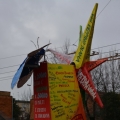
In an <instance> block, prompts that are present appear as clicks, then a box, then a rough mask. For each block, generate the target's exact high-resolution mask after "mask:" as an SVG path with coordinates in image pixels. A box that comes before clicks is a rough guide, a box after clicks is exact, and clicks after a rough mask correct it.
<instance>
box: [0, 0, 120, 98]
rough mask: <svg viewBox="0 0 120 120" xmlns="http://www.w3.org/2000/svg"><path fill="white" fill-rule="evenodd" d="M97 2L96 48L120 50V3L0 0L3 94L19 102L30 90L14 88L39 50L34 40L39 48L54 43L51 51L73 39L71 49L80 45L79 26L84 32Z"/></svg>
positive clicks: (117, 0)
mask: <svg viewBox="0 0 120 120" xmlns="http://www.w3.org/2000/svg"><path fill="white" fill-rule="evenodd" d="M95 3H98V4H99V5H98V11H97V18H96V24H95V31H94V36H93V42H92V49H93V48H98V47H102V46H107V45H111V44H115V45H113V46H110V47H109V48H108V49H106V48H107V47H105V48H102V49H99V50H101V51H102V52H106V50H107V51H109V50H110V49H116V50H118V49H119V47H120V45H119V43H120V40H119V38H120V14H119V12H120V7H119V6H120V0H90V1H89V2H88V1H85V0H34V1H33V0H26V1H24V0H0V91H10V92H11V95H13V96H14V97H16V98H17V99H18V96H19V97H20V96H21V93H22V92H23V91H25V90H28V89H29V87H28V86H27V84H25V85H24V86H23V87H22V88H20V89H17V88H16V87H15V88H14V89H13V90H11V87H10V85H11V81H12V77H13V75H14V74H15V72H16V70H17V69H18V67H19V64H20V63H22V61H23V60H24V58H25V57H26V55H27V53H29V52H31V51H32V50H35V46H34V45H33V43H32V42H31V40H32V41H34V43H36V40H37V37H39V38H40V39H39V46H43V45H45V44H47V43H49V41H50V42H51V43H52V45H50V46H49V48H53V49H54V48H58V49H62V47H63V45H64V42H65V40H66V39H69V40H70V50H71V51H72V50H74V49H76V48H75V46H73V45H72V44H76V45H77V43H78V38H79V25H82V26H83V30H84V28H85V26H86V24H87V21H88V19H89V16H90V14H91V12H92V9H93V7H94V5H95ZM116 43H117V44H116ZM27 83H28V84H31V80H29V81H28V82H27ZM31 88H32V87H31Z"/></svg>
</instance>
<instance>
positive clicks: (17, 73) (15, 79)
mask: <svg viewBox="0 0 120 120" xmlns="http://www.w3.org/2000/svg"><path fill="white" fill-rule="evenodd" d="M27 59H28V58H26V59H25V60H24V61H23V63H22V64H21V65H20V67H19V68H18V70H17V72H16V73H15V75H14V77H13V79H12V83H11V88H12V89H13V88H14V86H15V85H16V83H17V82H18V80H19V78H20V75H21V73H22V70H23V67H24V65H25V62H26V60H27Z"/></svg>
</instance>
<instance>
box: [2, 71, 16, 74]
mask: <svg viewBox="0 0 120 120" xmlns="http://www.w3.org/2000/svg"><path fill="white" fill-rule="evenodd" d="M11 72H15V71H9V72H4V73H0V74H6V73H11Z"/></svg>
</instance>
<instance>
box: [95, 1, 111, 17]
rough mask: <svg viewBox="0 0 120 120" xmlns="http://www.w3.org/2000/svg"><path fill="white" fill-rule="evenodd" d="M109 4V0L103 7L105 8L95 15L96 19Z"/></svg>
mask: <svg viewBox="0 0 120 120" xmlns="http://www.w3.org/2000/svg"><path fill="white" fill-rule="evenodd" d="M110 2H111V0H110V1H109V2H108V3H107V4H106V5H105V7H104V8H103V9H102V10H101V12H100V13H99V14H98V15H97V17H98V16H99V15H100V14H101V13H102V12H103V10H104V9H105V8H106V7H107V6H108V5H109V3H110ZM97 17H96V18H97Z"/></svg>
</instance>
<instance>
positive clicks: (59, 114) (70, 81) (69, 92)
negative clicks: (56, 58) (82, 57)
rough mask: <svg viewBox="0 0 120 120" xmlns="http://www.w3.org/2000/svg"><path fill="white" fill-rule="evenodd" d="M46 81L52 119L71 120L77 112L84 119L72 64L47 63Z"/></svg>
mask: <svg viewBox="0 0 120 120" xmlns="http://www.w3.org/2000/svg"><path fill="white" fill-rule="evenodd" d="M48 81H49V93H50V105H51V118H52V120H71V119H72V118H73V117H74V116H76V115H78V114H82V115H83V118H84V120H86V118H85V114H84V108H83V104H82V100H81V94H80V90H79V86H78V82H77V78H76V72H75V69H74V66H73V65H63V64H48ZM72 120H74V119H72Z"/></svg>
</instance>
